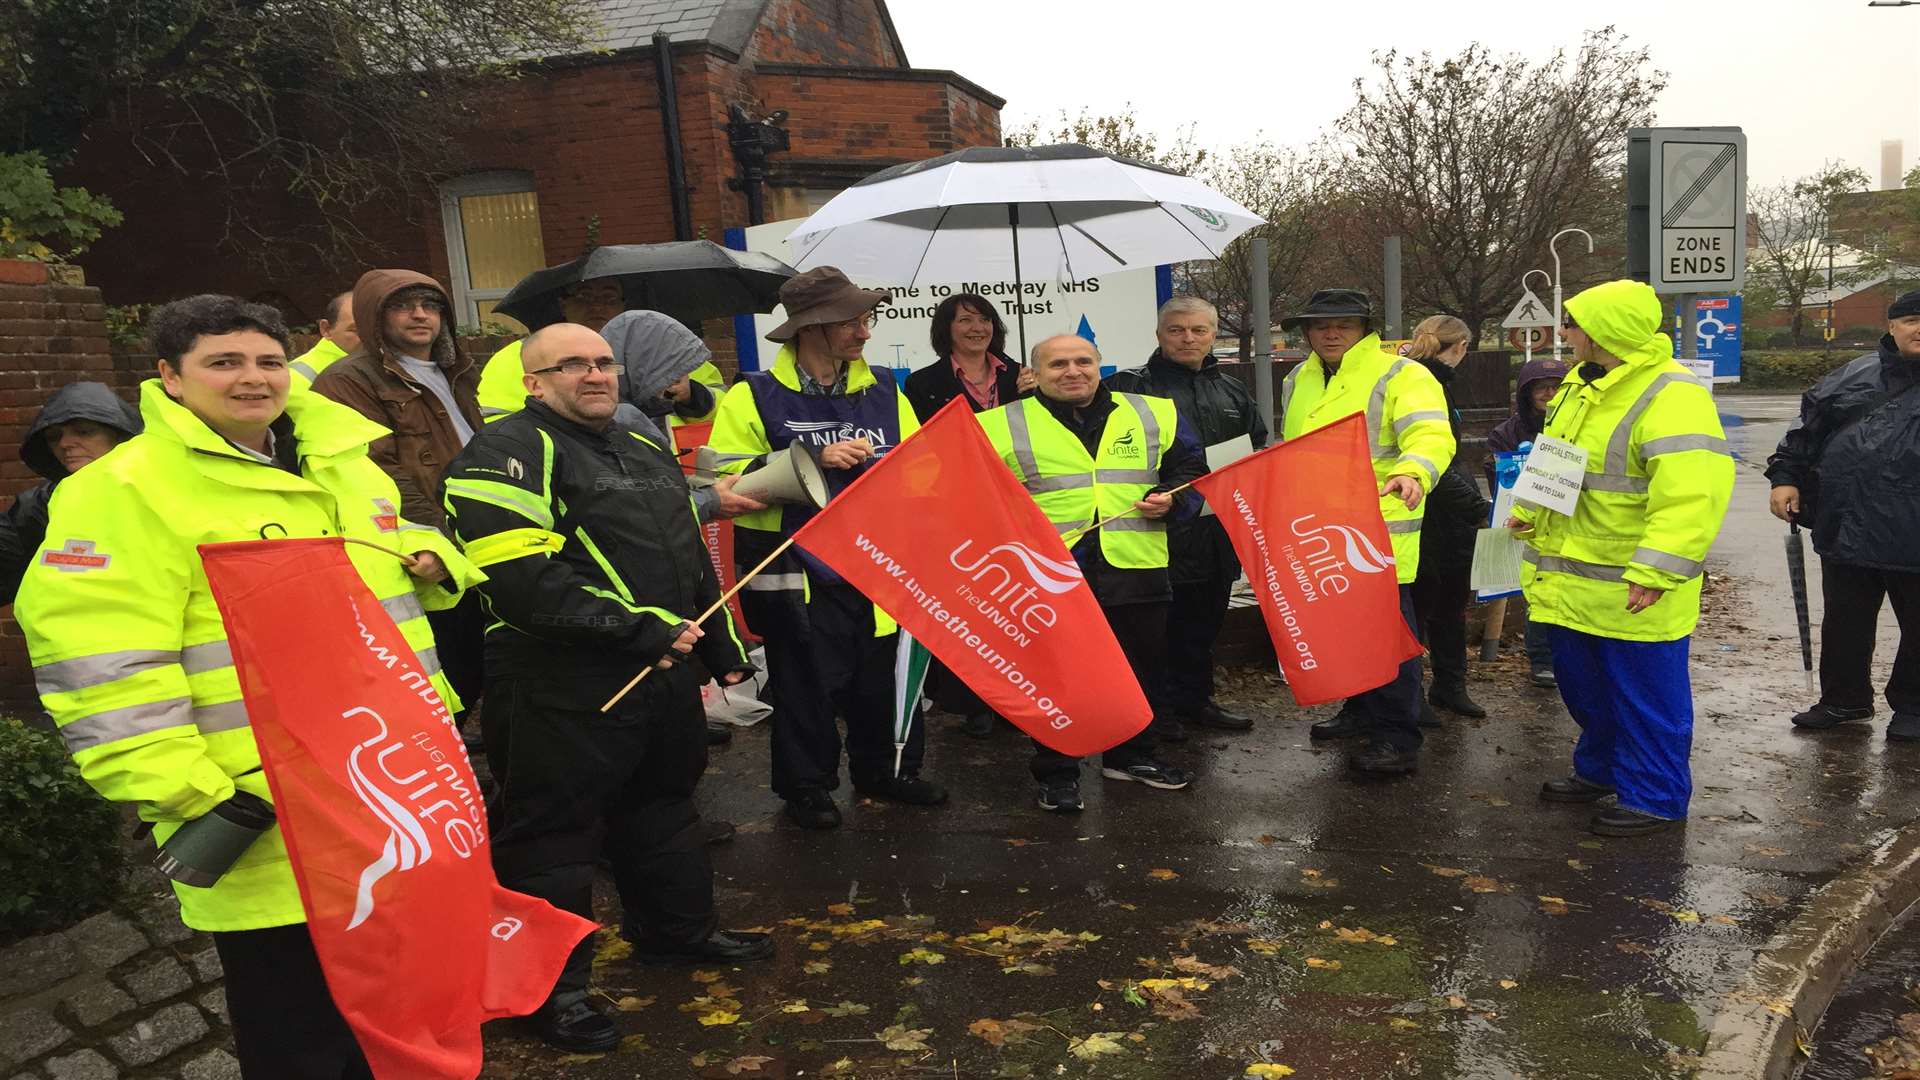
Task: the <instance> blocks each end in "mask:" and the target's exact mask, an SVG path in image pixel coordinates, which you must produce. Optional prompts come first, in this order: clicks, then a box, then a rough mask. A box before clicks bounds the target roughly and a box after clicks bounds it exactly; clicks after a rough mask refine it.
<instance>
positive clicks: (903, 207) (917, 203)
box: [788, 143, 1262, 356]
mask: <svg viewBox="0 0 1920 1080" xmlns="http://www.w3.org/2000/svg"><path fill="white" fill-rule="evenodd" d="M1261 223H1262V219H1261V218H1260V217H1259V216H1258V215H1256V214H1254V213H1253V212H1252V211H1251V210H1248V209H1247V208H1246V207H1244V206H1241V205H1240V204H1239V203H1237V202H1234V201H1233V200H1232V199H1229V198H1227V197H1226V196H1225V195H1222V194H1220V193H1219V192H1217V191H1215V190H1213V189H1212V188H1210V187H1208V186H1207V185H1205V184H1202V183H1201V182H1199V181H1198V180H1194V179H1192V178H1191V177H1187V176H1183V175H1181V174H1180V173H1177V172H1174V171H1172V170H1170V169H1163V168H1160V167H1159V166H1155V165H1148V164H1146V163H1145V162H1140V161H1134V160H1132V159H1130V158H1123V157H1116V156H1113V155H1111V154H1104V153H1101V152H1100V151H1098V150H1095V149H1093V148H1092V147H1090V146H1082V145H1080V144H1079V143H1063V144H1060V145H1058V146H1034V147H1011V146H1007V147H1001V146H982V147H973V148H971V149H967V150H960V151H957V152H955V153H951V154H946V155H944V156H941V157H937V158H930V159H928V160H926V161H914V162H909V163H907V164H905V165H896V166H894V167H893V168H890V169H884V170H882V171H880V172H877V173H874V174H873V175H872V176H869V177H867V178H866V179H864V180H862V181H860V182H859V183H857V184H855V185H853V186H852V187H850V188H848V189H846V190H845V191H843V192H841V193H840V194H838V195H836V196H834V197H833V199H832V201H830V202H828V203H827V204H826V205H825V206H823V207H821V208H820V209H819V210H817V211H815V212H814V214H813V215H812V216H811V217H809V218H807V220H805V221H803V222H801V223H800V225H799V227H797V228H796V229H794V231H793V234H792V235H791V236H789V237H788V243H789V244H790V245H791V246H792V249H793V253H794V255H795V258H794V261H793V265H794V267H795V268H796V269H799V270H808V269H811V268H813V267H816V266H837V267H839V268H840V269H841V270H843V271H845V272H846V274H847V276H848V277H850V278H852V279H854V280H855V281H859V282H862V283H865V284H868V285H901V286H904V285H924V284H945V283H950V282H968V281H1005V280H1008V279H1011V280H1013V281H1014V282H1015V283H1016V284H1023V283H1024V282H1026V281H1030V280H1032V281H1056V282H1079V281H1085V280H1087V279H1088V278H1091V277H1098V276H1099V275H1101V274H1110V273H1114V272H1116V271H1120V270H1137V269H1142V268H1145V267H1151V266H1157V265H1159V264H1161V263H1171V262H1186V261H1189V260H1197V259H1216V258H1219V257H1220V254H1221V252H1223V251H1225V250H1226V247H1227V245H1228V244H1230V243H1232V242H1233V240H1234V238H1236V237H1238V236H1239V235H1240V234H1241V233H1244V232H1246V231H1247V230H1248V229H1251V228H1253V227H1254V226H1256V225H1259V224H1261ZM1015 311H1016V313H1017V314H1018V316H1019V322H1020V349H1021V353H1022V355H1023V356H1024V354H1025V352H1026V318H1025V312H1024V310H1023V308H1021V307H1019V306H1016V308H1015Z"/></svg>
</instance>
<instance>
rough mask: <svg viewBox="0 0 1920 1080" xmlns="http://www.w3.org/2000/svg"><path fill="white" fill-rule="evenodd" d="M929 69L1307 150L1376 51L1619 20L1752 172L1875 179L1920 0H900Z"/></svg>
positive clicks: (1686, 114) (1694, 116) (1917, 69)
mask: <svg viewBox="0 0 1920 1080" xmlns="http://www.w3.org/2000/svg"><path fill="white" fill-rule="evenodd" d="M888 7H889V10H890V11H891V12H892V13H893V19H894V23H895V25H896V26H897V27H898V28H899V30H900V36H901V38H902V40H903V41H904V42H905V44H906V48H907V57H908V59H909V60H911V61H912V63H913V65H914V66H915V67H923V68H950V69H952V70H954V71H958V72H959V73H961V74H962V75H964V76H966V77H967V78H969V79H972V80H973V81H974V82H976V83H979V84H980V85H981V86H984V87H986V88H987V89H988V90H990V91H992V92H993V93H995V94H999V95H1000V96H1002V97H1004V98H1006V99H1007V107H1006V110H1005V112H1004V113H1003V120H1004V122H1005V124H1006V126H1008V127H1013V126H1015V125H1017V124H1021V123H1024V122H1025V121H1028V120H1034V119H1038V120H1040V121H1042V123H1043V125H1044V124H1046V123H1047V122H1050V121H1052V120H1054V119H1055V118H1056V117H1057V116H1058V114H1059V112H1060V111H1061V110H1062V109H1066V110H1067V111H1069V112H1077V111H1078V110H1079V108H1080V107H1081V106H1083V105H1084V106H1086V107H1087V108H1089V109H1091V110H1093V111H1094V112H1095V113H1096V114H1101V113H1111V112H1118V111H1119V110H1120V109H1122V108H1123V107H1124V106H1125V105H1126V104H1127V103H1128V102H1132V103H1133V105H1134V108H1135V112H1136V115H1137V116H1138V118H1139V120H1140V122H1141V124H1142V126H1144V127H1147V128H1150V129H1152V130H1154V131H1157V132H1162V133H1170V132H1172V131H1174V130H1175V129H1177V128H1179V127H1181V126H1184V125H1186V124H1188V123H1192V124H1194V125H1195V131H1196V135H1197V136H1198V139H1199V141H1200V143H1201V145H1203V146H1207V147H1211V148H1224V147H1227V146H1231V145H1233V144H1235V143H1239V142H1245V141H1250V140H1252V139H1255V138H1257V137H1259V136H1261V135H1262V134H1264V135H1265V136H1267V137H1270V138H1272V139H1274V140H1276V141H1278V142H1281V143H1284V144H1290V145H1294V146H1304V145H1305V144H1306V143H1308V142H1309V141H1311V140H1312V139H1313V138H1314V136H1315V135H1317V134H1318V133H1319V132H1320V131H1321V130H1322V129H1324V128H1325V127H1326V126H1328V125H1329V124H1330V123H1331V122H1332V121H1333V119H1334V118H1335V117H1337V116H1338V115H1339V114H1340V113H1341V112H1343V111H1344V110H1345V109H1346V107H1347V106H1348V105H1349V104H1350V103H1351V102H1352V100H1353V93H1352V89H1351V86H1352V83H1353V80H1354V79H1355V78H1357V77H1362V76H1366V75H1368V74H1369V73H1370V71H1371V70H1372V69H1371V67H1370V65H1369V62H1368V56H1369V53H1370V52H1372V51H1373V50H1375V49H1387V48H1395V49H1399V50H1401V51H1403V52H1414V53H1418V52H1420V51H1421V50H1428V51H1431V52H1432V53H1433V54H1434V55H1435V56H1436V57H1439V56H1446V55H1451V54H1453V53H1455V52H1457V51H1458V50H1459V49H1460V48H1462V47H1463V46H1465V45H1466V44H1468V43H1469V42H1473V41H1480V42H1482V43H1484V44H1486V45H1488V46H1489V47H1491V48H1494V49H1496V50H1499V51H1512V52H1519V53H1521V54H1523V55H1527V56H1530V57H1544V56H1546V55H1547V54H1549V53H1551V52H1552V51H1553V49H1554V48H1556V47H1560V46H1566V47H1567V48H1568V51H1569V52H1571V51H1572V50H1573V48H1574V47H1577V45H1578V43H1579V41H1580V37H1581V34H1582V33H1583V32H1584V31H1586V30H1588V29H1592V28H1597V27H1599V26H1602V25H1605V24H1607V23H1611V24H1613V25H1614V26H1616V27H1618V28H1619V29H1620V30H1621V31H1622V32H1623V33H1625V34H1626V35H1628V37H1629V38H1630V40H1631V41H1632V42H1633V43H1635V44H1646V45H1649V46H1651V48H1652V50H1653V60H1654V63H1655V65H1656V66H1657V67H1659V68H1660V69H1661V70H1663V71H1665V72H1667V73H1668V76H1669V80H1668V87H1667V89H1666V91H1665V93H1663V94H1662V95H1661V96H1660V98H1659V100H1658V102H1657V103H1656V108H1657V109H1658V113H1659V120H1658V122H1659V123H1660V124H1661V125H1671V126H1692V125H1707V124H1714V125H1718V124H1726V125H1734V126H1738V127H1741V128H1743V129H1745V131H1746V134H1747V141H1748V148H1749V153H1750V155H1751V158H1750V165H1749V173H1748V175H1749V180H1750V182H1751V183H1755V184H1760V183H1770V182H1773V181H1776V180H1780V179H1784V178H1789V177H1794V176H1799V175H1803V174H1805V173H1808V172H1812V171H1814V170H1816V169H1818V168H1819V167H1820V166H1821V165H1822V164H1823V163H1824V162H1827V161H1832V160H1841V161H1845V162H1846V163H1848V164H1850V165H1855V166H1858V167H1860V168H1862V169H1864V170H1865V171H1866V172H1867V175H1868V176H1869V177H1871V178H1872V179H1873V181H1874V184H1875V186H1878V183H1879V178H1880V143H1881V140H1883V139H1902V140H1904V141H1905V156H1904V163H1903V171H1904V169H1908V168H1912V167H1913V165H1914V164H1915V163H1916V162H1920V6H1915V7H1907V8H1872V9H1869V8H1868V7H1867V4H1866V0H1844V2H1842V0H1800V2H1788V0H1743V2H1731V0H1669V2H1654V0H1608V2H1606V3H1603V4H1539V3H1529V4H1520V3H1511V2H1507V0H1498V2H1485V3H1474V4H1441V3H1431V2H1425V3H1422V2H1413V0H1372V2H1368V0H1357V2H1353V3H1344V4H1341V3H1325V2H1315V3H1312V4H1301V3H1297V2H1291V3H1290V2H1285V0H1281V2H1275V0H1178V2H1171V3H1169V2H1159V3H1140V2H1137V0H1104V2H1101V0H972V2H970V3H966V4H953V3H947V2H944V0H939V2H937V0H890V2H889V5H888Z"/></svg>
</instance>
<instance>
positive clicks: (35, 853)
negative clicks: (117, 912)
mask: <svg viewBox="0 0 1920 1080" xmlns="http://www.w3.org/2000/svg"><path fill="white" fill-rule="evenodd" d="M122 843H123V841H122V839H121V835H120V813H119V811H118V810H116V809H115V808H114V806H113V805H112V804H111V803H109V802H107V801H106V800H105V799H103V798H101V797H100V796H99V794H97V793H96V792H95V791H94V790H93V789H92V788H90V787H88V786H87V783H86V781H84V780H82V779H80V772H79V770H78V769H76V768H74V765H73V759H72V758H71V757H69V756H68V755H67V749H66V747H65V746H63V745H62V744H61V742H60V737H59V736H58V735H55V734H54V733H52V732H50V731H42V730H40V729H38V728H30V727H28V726H27V725H26V724H24V723H22V722H21V721H20V720H18V719H17V718H15V717H11V716H0V866H4V867H6V868H7V871H6V873H4V874H0V942H4V941H8V940H11V939H13V938H16V937H22V936H25V935H27V934H32V933H37V932H39V931H42V930H50V929H55V928H58V927H62V926H67V925H69V924H71V923H75V922H78V921H80V920H81V919H83V918H85V917H87V916H88V915H91V914H93V913H95V912H97V911H102V910H105V909H106V907H107V906H108V905H110V904H111V903H113V901H114V899H115V898H116V897H117V896H118V895H119V892H120V880H121V872H122V870H123V869H124V866H125V853H124V849H123V847H122Z"/></svg>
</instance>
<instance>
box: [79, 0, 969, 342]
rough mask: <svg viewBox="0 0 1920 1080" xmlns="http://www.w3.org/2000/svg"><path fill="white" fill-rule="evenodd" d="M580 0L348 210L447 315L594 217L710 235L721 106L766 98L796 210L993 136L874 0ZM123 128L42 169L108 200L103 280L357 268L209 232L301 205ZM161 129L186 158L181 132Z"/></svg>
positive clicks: (325, 275)
mask: <svg viewBox="0 0 1920 1080" xmlns="http://www.w3.org/2000/svg"><path fill="white" fill-rule="evenodd" d="M596 3H597V4H598V6H599V7H600V9H601V21H602V24H603V27H604V35H603V38H602V42H601V44H602V46H603V47H604V50H605V51H604V52H599V53H595V54H592V55H587V56H577V57H556V58H550V59H548V60H546V61H544V62H543V63H542V64H541V65H540V68H539V70H538V71H536V72H535V73H533V74H532V75H531V76H529V77H526V78H522V79H518V80H513V81H508V82H503V83H502V85H501V87H500V89H499V91H498V95H497V99H496V100H495V101H494V102H493V103H491V105H490V107H489V109H488V111H489V113H490V115H492V116H493V117H495V118H496V119H494V120H493V121H492V122H490V123H488V124H487V125H486V126H485V128H484V130H481V131H478V132H475V133H473V134H472V135H470V136H468V137H466V138H464V139H463V141H462V142H463V146H464V148H465V151H466V156H467V160H468V163H469V168H468V169H467V170H466V171H465V172H463V173H462V174H461V175H458V176H453V177H446V178H438V179H437V180H436V179H430V178H423V179H422V182H421V184H420V185H419V187H418V189H417V190H414V191H409V192H400V193H396V198H395V200H394V202H393V205H392V206H391V207H390V208H383V209H380V210H374V211H369V213H368V214H367V216H366V218H365V219H364V220H365V221H366V226H367V228H368V230H369V231H370V232H372V233H374V234H376V235H379V236H381V237H383V238H386V240H387V242H388V244H389V246H390V248H391V254H390V255H388V256H387V257H386V258H387V264H388V265H395V266H408V267H415V268H419V269H422V270H425V271H427V272H429V273H431V274H433V275H434V276H435V277H436V278H439V279H440V280H443V281H447V282H448V283H449V285H450V286H451V287H452V289H453V290H454V292H455V294H456V295H455V300H456V305H457V306H458V307H459V309H460V321H461V322H462V323H464V324H472V323H474V322H477V321H479V319H480V318H482V317H484V316H485V315H486V314H487V312H488V311H489V310H490V308H491V306H492V302H493V301H494V300H495V299H497V298H498V297H499V296H500V295H502V294H503V293H504V292H505V291H506V289H507V288H508V287H510V286H511V285H512V284H513V283H514V282H515V281H517V280H518V279H519V278H520V277H521V276H522V275H523V274H525V273H526V272H527V271H529V270H532V269H536V268H538V267H541V266H545V265H549V264H553V263H558V262H562V261H565V260H567V259H570V258H573V257H575V256H577V255H579V254H580V253H581V252H582V251H583V250H585V248H586V247H587V245H588V243H589V237H590V234H591V233H593V232H594V231H595V230H597V237H598V240H599V242H600V243H607V244H613V243H646V242H652V241H661V240H672V239H675V238H676V236H675V234H676V231H679V232H682V233H684V234H685V235H686V237H687V238H693V237H702V236H704V237H706V238H708V239H712V240H714V241H716V242H718V241H719V240H720V239H721V238H722V236H723V235H724V230H725V229H727V228H729V227H733V226H740V225H745V224H748V223H749V221H748V204H747V199H746V195H745V193H744V192H743V191H741V190H739V184H738V183H737V181H736V177H737V176H738V175H739V173H740V166H739V165H738V164H737V162H736V161H735V158H734V155H733V152H732V150H731V147H730V145H729V131H728V123H729V119H730V118H734V119H746V120H755V121H757V120H761V119H762V118H772V117H778V116H779V115H780V114H784V119H783V120H780V121H778V122H779V123H780V125H781V126H783V127H784V129H785V130H786V132H787V133H788V135H789V137H790V139H791V147H790V149H789V150H787V151H786V152H784V153H777V154H774V155H772V156H771V157H770V158H769V159H768V161H767V170H768V176H767V182H766V185H765V188H764V190H765V217H766V219H768V220H777V219H779V218H782V217H790V216H797V215H800V214H804V213H806V212H808V211H809V210H811V209H814V208H816V207H818V206H819V205H820V204H821V203H823V202H824V201H825V200H826V199H827V198H829V197H830V196H831V195H832V194H833V193H834V192H836V191H838V190H840V189H841V188H844V187H846V186H847V185H848V184H850V183H852V182H853V181H854V180H857V179H859V178H860V177H862V176H865V175H867V174H868V173H871V172H874V171H876V170H878V169H881V168H884V167H886V166H888V165H892V164H896V163H898V162H902V161H910V160H916V159H919V158H926V157H932V156H936V155H939V154H943V153H946V152H948V151H950V150H955V149H959V148H961V147H965V146H975V145H998V144H999V142H1000V112H999V110H1000V107H1001V105H1002V104H1004V103H1003V102H1002V100H1001V99H999V98H997V97H995V96H994V95H992V94H990V93H988V92H987V91H985V90H983V89H981V88H980V87H978V86H976V85H974V84H973V83H971V82H968V81H967V80H966V79H965V78H963V77H961V76H960V75H958V74H956V73H954V72H951V71H935V70H926V69H920V68H914V67H911V66H909V64H908V61H907V54H906V49H905V47H904V45H903V44H902V42H901V40H900V36H899V34H898V32H897V31H896V30H895V29H894V26H893V21H892V18H891V17H890V16H889V15H888V12H887V6H886V4H885V2H884V0H596ZM657 34H664V35H666V39H665V45H664V52H665V54H666V55H668V56H670V59H671V73H672V82H673V85H674V87H675V91H676V92H675V93H674V95H673V103H674V105H675V107H676V108H675V111H676V112H677V116H678V121H679V124H678V133H679V143H680V146H681V149H682V157H683V160H684V174H685V189H686V202H685V217H686V220H685V221H684V223H682V224H680V226H679V228H678V229H676V220H675V218H676V214H675V200H674V196H673V185H672V182H671V177H670V170H669V165H668V162H669V155H668V152H667V133H666V131H665V128H664V126H663V115H664V114H665V110H663V109H662V107H661V106H662V104H663V102H664V101H665V100H666V98H665V96H664V95H663V93H662V89H661V87H662V82H661V79H660V77H659V73H660V71H661V66H660V64H659V59H660V56H661V55H662V52H663V49H662V45H661V43H659V42H657V41H656V38H655V35H657ZM736 109H737V110H738V112H735V110H736ZM768 122H773V121H771V120H769V121H768ZM131 134H132V133H131V132H129V131H127V130H123V129H121V128H119V127H116V125H115V124H114V123H113V122H111V121H109V122H107V123H103V124H101V125H97V126H96V130H94V131H91V132H89V137H88V140H87V143H86V148H85V149H84V150H83V152H82V153H81V155H80V157H79V159H78V160H77V161H76V163H75V165H74V166H73V167H72V168H71V169H68V170H66V171H65V172H64V173H63V175H62V177H61V180H62V182H64V183H70V184H79V185H82V186H85V187H87V188H88V189H89V190H92V191H94V192H96V193H98V194H102V195H106V196H108V197H110V198H112V199H113V201H114V202H115V204H116V205H118V206H119V207H120V208H121V209H122V210H123V211H125V212H126V217H127V223H126V224H125V225H123V226H121V227H120V228H118V229H115V230H112V231H110V232H109V233H108V234H107V235H106V236H105V237H103V238H102V240H101V241H100V242H99V243H98V244H97V245H95V246H94V248H93V250H92V251H91V252H90V253H89V254H88V255H87V257H86V258H85V259H84V261H83V265H84V266H85V268H86V271H87V278H88V281H89V282H90V283H91V284H94V285H98V286H99V287H100V288H101V290H102V292H103V293H104V294H105V296H106V297H107V300H108V302H110V303H114V304H128V303H141V302H153V301H161V300H166V299H170V298H172V297H176V296H179V295H183V294H187V293H194V292H207V291H218V292H229V293H235V294H238V295H241V296H246V297H249V298H255V299H261V300H265V301H268V302H272V303H276V304H279V305H280V306H281V307H282V308H283V309H284V310H286V311H287V314H288V316H289V318H290V319H291V321H293V322H294V323H295V324H299V323H303V322H309V321H311V320H312V319H313V318H314V317H315V316H316V315H317V314H318V313H319V311H320V309H321V307H322V305H323V304H324V303H325V302H326V299H327V297H329V296H330V295H332V294H333V293H334V292H336V291H338V290H340V289H343V288H345V287H347V286H348V285H350V284H351V283H352V282H353V279H354V278H355V277H356V276H357V275H358V273H359V271H360V270H361V269H362V267H360V266H327V265H323V264H322V263H320V262H319V261H318V259H317V258H316V257H313V256H305V257H303V256H301V255H300V254H299V253H298V252H296V251H291V250H289V251H287V252H286V253H284V254H285V258H283V259H282V260H281V262H280V265H277V266H275V267H273V268H272V269H271V270H269V271H265V272H263V271H262V270H261V269H259V268H258V267H256V266H254V265H252V264H250V263H248V262H247V261H245V260H242V259H239V258H236V257H235V256H234V255H233V253H232V252H231V251H230V250H222V248H221V247H220V246H219V241H218V238H219V237H221V236H222V235H223V234H224V233H225V232H226V229H227V222H228V214H229V212H230V211H231V213H232V214H234V215H235V216H244V217H247V218H250V219H252V220H266V221H273V222H275V223H276V231H277V232H291V231H297V230H298V228H299V227H300V226H301V225H303V224H305V223H304V222H303V221H302V219H301V217H300V215H299V212H298V210H297V208H296V207H295V206H294V205H293V204H292V203H290V202H288V201H287V200H286V199H285V198H284V196H283V195H280V194H277V193H272V192H268V193H259V192H250V191H244V190H235V189H229V190H226V191H207V190H204V189H202V188H201V187H199V186H197V185H196V186H193V187H192V189H191V190H188V187H189V185H186V184H183V183H182V181H181V180H180V179H179V177H178V176H177V175H176V174H175V173H173V172H171V171H168V170H160V169H155V168H154V167H153V166H151V165H150V164H148V163H147V162H146V161H145V160H144V159H143V158H142V157H141V156H140V155H139V154H138V153H137V152H136V150H135V148H134V144H133V142H132V139H131ZM170 150H172V152H175V153H178V154H181V155H184V156H185V158H186V160H187V161H188V162H189V164H194V162H193V160H192V157H191V155H192V153H193V150H192V148H191V147H190V146H181V147H172V148H170Z"/></svg>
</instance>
